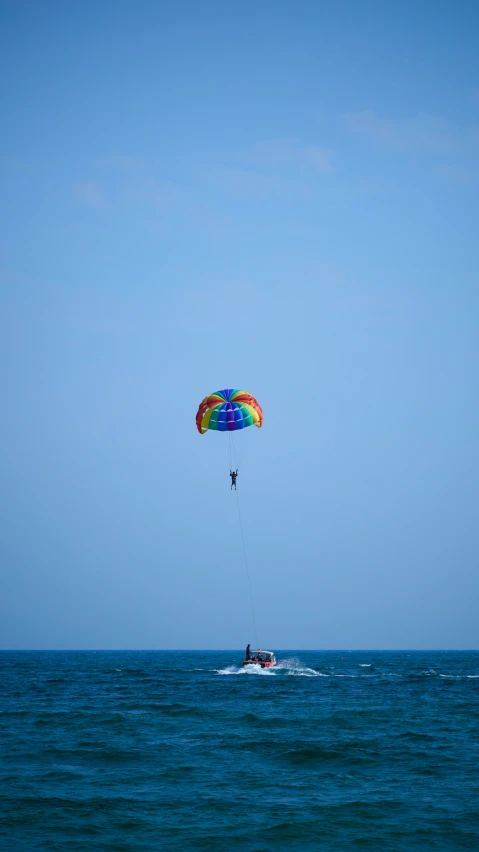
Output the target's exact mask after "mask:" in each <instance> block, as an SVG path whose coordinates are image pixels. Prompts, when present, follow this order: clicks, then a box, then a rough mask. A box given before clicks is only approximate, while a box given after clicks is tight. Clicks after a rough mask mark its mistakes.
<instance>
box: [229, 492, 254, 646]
mask: <svg viewBox="0 0 479 852" xmlns="http://www.w3.org/2000/svg"><path fill="white" fill-rule="evenodd" d="M235 494H236V505H237V507H238V520H239V525H240V532H241V541H242V543H243V556H244V564H245V569H246V579H247V581H248V592H249V600H250V604H251V615H252V616H253V628H254V635H255V640H256V647H257V648H259V642H258V629H257V627H256V618H255V614H254V606H253V593H252V591H251V580H250V576H249V567H248V556H247V553H246V545H245V540H244V533H243V521H242V520H241V509H240V502H239V497H238V492H237V491H236V489H235Z"/></svg>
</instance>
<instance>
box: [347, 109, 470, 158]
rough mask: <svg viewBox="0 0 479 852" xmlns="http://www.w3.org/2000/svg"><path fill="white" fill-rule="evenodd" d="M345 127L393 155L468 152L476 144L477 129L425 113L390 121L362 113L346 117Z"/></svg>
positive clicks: (372, 113)
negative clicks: (463, 126) (391, 152)
mask: <svg viewBox="0 0 479 852" xmlns="http://www.w3.org/2000/svg"><path fill="white" fill-rule="evenodd" d="M345 124H346V127H347V129H348V130H349V131H350V132H351V133H353V134H354V135H356V136H360V137H362V138H363V139H366V140H368V141H369V142H371V143H373V144H375V145H378V146H380V147H383V148H386V149H387V150H389V151H394V152H397V153H422V152H426V153H433V154H439V155H441V154H450V153H458V152H464V151H467V150H471V149H473V148H475V147H476V146H477V145H478V144H479V128H477V127H466V128H462V127H457V126H455V125H453V124H451V123H450V122H448V121H447V120H446V119H444V118H441V117H440V116H435V115H431V114H429V113H419V114H418V115H415V116H411V117H409V118H402V119H393V118H385V117H383V116H380V115H378V114H377V113H376V112H374V111H373V110H363V111H362V112H354V113H349V114H348V115H346V116H345Z"/></svg>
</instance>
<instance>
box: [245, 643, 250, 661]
mask: <svg viewBox="0 0 479 852" xmlns="http://www.w3.org/2000/svg"><path fill="white" fill-rule="evenodd" d="M250 648H251V645H250V644H249V642H248V644H247V646H246V654H245V660H251V654H250V651H249V649H250Z"/></svg>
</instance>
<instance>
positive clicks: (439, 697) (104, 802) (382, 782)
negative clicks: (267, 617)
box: [0, 651, 479, 852]
mask: <svg viewBox="0 0 479 852" xmlns="http://www.w3.org/2000/svg"><path fill="white" fill-rule="evenodd" d="M277 658H278V661H279V666H278V668H277V669H272V670H269V671H268V670H261V669H257V668H256V667H255V668H253V669H249V670H243V669H240V668H238V663H239V662H240V661H241V659H242V653H241V652H238V653H234V652H231V651H228V652H211V651H206V652H163V651H157V652H154V651H152V652H104V651H98V652H75V653H69V652H2V653H0V849H1V850H2V852H23V850H26V852H33V850H59V852H65V851H66V850H68V852H74V850H89V852H90V850H91V852H94V850H105V852H106V850H108V852H113V850H125V852H126V850H138V852H140V850H144V852H150V850H155V852H163V850H208V852H209V850H211V852H214V850H221V852H223V850H224V852H230V850H244V852H276V851H277V850H301V852H308V851H309V850H318V849H320V850H341V852H343V850H349V849H356V848H358V849H359V848H361V849H377V850H381V852H385V850H415V849H422V850H455V849H466V850H469V852H471V850H479V653H478V652H466V653H463V652H441V653H422V652H421V653H419V652H416V653H414V652H398V653H390V652H374V651H371V652H361V653H358V652H352V653H351V652H346V651H338V652H319V651H318V652H312V651H309V652H303V651H296V652H280V653H277Z"/></svg>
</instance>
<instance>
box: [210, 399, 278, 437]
mask: <svg viewBox="0 0 479 852" xmlns="http://www.w3.org/2000/svg"><path fill="white" fill-rule="evenodd" d="M253 425H254V426H257V427H258V429H259V428H261V426H262V425H263V412H262V410H261V406H260V404H259V403H258V401H257V400H256V399H255V398H254V396H251V394H250V393H247V392H246V391H243V390H220V391H216V392H215V393H211V394H210V395H209V396H205V398H204V400H203V402H200V405H199V408H198V411H197V414H196V428H197V429H198V432H200V433H201V435H204V434H205V432H207V431H208V429H214V430H216V431H217V432H236V430H237V429H245V428H246V426H253Z"/></svg>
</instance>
